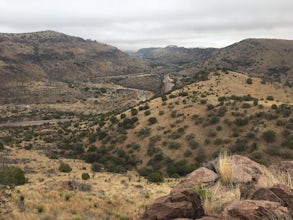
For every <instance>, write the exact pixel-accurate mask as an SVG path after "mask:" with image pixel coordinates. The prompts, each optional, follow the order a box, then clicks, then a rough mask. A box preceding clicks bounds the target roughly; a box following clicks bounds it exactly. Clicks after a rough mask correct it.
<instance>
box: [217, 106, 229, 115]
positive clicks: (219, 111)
mask: <svg viewBox="0 0 293 220" xmlns="http://www.w3.org/2000/svg"><path fill="white" fill-rule="evenodd" d="M226 112H227V108H226V107H225V106H221V107H220V108H219V109H218V112H217V115H218V116H219V117H223V116H224V115H225V113H226Z"/></svg>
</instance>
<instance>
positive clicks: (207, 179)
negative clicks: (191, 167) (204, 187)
mask: <svg viewBox="0 0 293 220" xmlns="http://www.w3.org/2000/svg"><path fill="white" fill-rule="evenodd" d="M217 179H218V175H217V174H216V173H215V172H213V171H212V170H209V169H207V168H205V167H201V168H198V169H196V170H195V171H193V172H192V173H190V174H189V175H188V176H187V177H186V178H185V179H184V180H183V181H182V182H181V183H179V185H177V186H176V187H175V188H173V190H172V191H171V193H173V192H178V191H180V190H184V189H192V187H193V186H195V185H198V184H199V183H203V184H208V183H214V182H215V181H216V180H217Z"/></svg>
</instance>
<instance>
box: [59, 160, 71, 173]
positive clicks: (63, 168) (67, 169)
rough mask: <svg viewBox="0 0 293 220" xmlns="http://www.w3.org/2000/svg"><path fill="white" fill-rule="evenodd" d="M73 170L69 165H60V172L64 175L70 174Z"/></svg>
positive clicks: (62, 163)
mask: <svg viewBox="0 0 293 220" xmlns="http://www.w3.org/2000/svg"><path fill="white" fill-rule="evenodd" d="M71 170H72V168H71V167H70V165H69V164H67V163H64V162H61V163H60V165H59V171H60V172H63V173H69V172H70V171H71Z"/></svg>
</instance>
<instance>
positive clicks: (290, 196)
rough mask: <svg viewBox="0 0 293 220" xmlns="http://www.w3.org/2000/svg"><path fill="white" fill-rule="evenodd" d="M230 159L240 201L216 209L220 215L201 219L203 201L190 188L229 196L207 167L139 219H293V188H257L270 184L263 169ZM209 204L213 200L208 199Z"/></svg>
mask: <svg viewBox="0 0 293 220" xmlns="http://www.w3.org/2000/svg"><path fill="white" fill-rule="evenodd" d="M230 159H231V166H232V176H233V178H232V185H233V184H234V185H236V184H237V185H240V191H241V193H240V196H241V198H240V199H241V200H240V201H232V202H228V203H225V204H224V205H223V206H222V207H220V208H219V210H221V211H219V210H217V212H218V211H219V213H212V214H216V217H213V216H204V210H203V208H202V201H201V200H200V197H199V195H197V194H196V193H195V192H194V190H193V187H194V186H197V185H200V186H202V187H203V188H202V190H207V191H211V190H221V192H218V194H219V195H220V196H223V194H226V196H228V194H227V193H226V192H225V190H226V191H227V190H229V186H227V185H225V184H222V183H221V182H220V181H221V178H219V176H220V174H216V173H215V172H214V171H213V170H211V169H208V168H206V167H201V168H198V169H196V170H195V171H193V172H192V173H190V174H189V175H188V176H187V177H186V178H185V179H183V180H182V181H181V182H180V183H179V184H178V185H177V186H176V187H174V188H173V189H172V190H171V192H170V194H169V195H168V196H165V197H162V198H159V199H157V200H156V201H155V202H154V203H153V204H151V205H150V206H148V207H147V209H146V211H145V213H144V214H143V216H142V217H141V220H159V219H162V220H164V219H166V220H167V219H177V220H190V219H201V220H217V219H230V220H233V219H235V220H236V219H237V220H238V219H241V220H260V219H267V220H269V219H292V218H293V216H292V213H293V189H292V188H290V187H288V186H286V185H282V184H277V185H274V186H272V187H260V185H263V184H262V183H264V182H265V181H269V180H270V177H271V175H272V174H271V173H270V171H269V170H268V169H267V168H266V167H265V166H263V165H260V164H258V163H256V162H254V161H252V160H250V159H249V158H247V157H244V156H239V155H233V156H231V158H230ZM291 165H292V166H291ZM211 167H212V168H215V170H216V171H217V170H218V168H217V162H213V166H211ZM284 169H285V168H284ZM290 169H293V163H291V162H290V163H289V162H287V163H286V170H285V172H288V170H290ZM215 183H217V184H215ZM215 186H217V187H215ZM219 186H221V187H223V188H221V187H219ZM214 187H215V188H214ZM227 187H228V188H227ZM230 187H231V186H230ZM235 198H236V197H235ZM237 198H238V197H237ZM238 199H239V198H238ZM228 201H231V200H228ZM211 202H215V201H212V200H211ZM221 208H222V209H221Z"/></svg>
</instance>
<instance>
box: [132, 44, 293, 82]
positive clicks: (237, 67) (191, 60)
mask: <svg viewBox="0 0 293 220" xmlns="http://www.w3.org/2000/svg"><path fill="white" fill-rule="evenodd" d="M137 55H138V56H141V57H143V58H145V59H148V60H151V61H154V62H155V63H156V64H157V67H158V69H160V71H162V72H164V71H171V72H172V73H173V75H174V76H175V77H176V76H177V77H179V79H181V80H182V83H183V84H184V83H186V81H187V82H188V81H189V82H192V81H194V79H195V78H197V73H199V72H201V71H203V70H209V71H210V70H217V69H222V70H233V71H237V72H245V73H247V74H249V75H251V76H259V77H262V78H263V79H264V80H265V81H273V82H276V81H277V82H281V83H282V84H284V85H287V86H292V85H293V41H292V40H278V39H246V40H243V41H240V42H238V43H235V44H232V45H231V46H228V47H225V48H221V49H215V48H207V49H200V48H183V47H166V48H149V49H147V48H145V49H142V50H139V51H138V52H137ZM207 72H208V71H207ZM180 76H181V77H180ZM178 83H179V82H177V84H178Z"/></svg>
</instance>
